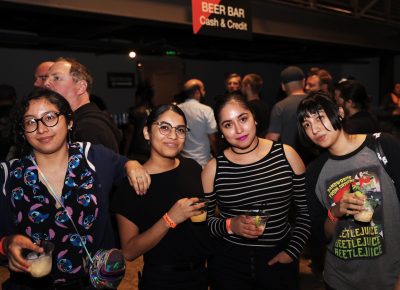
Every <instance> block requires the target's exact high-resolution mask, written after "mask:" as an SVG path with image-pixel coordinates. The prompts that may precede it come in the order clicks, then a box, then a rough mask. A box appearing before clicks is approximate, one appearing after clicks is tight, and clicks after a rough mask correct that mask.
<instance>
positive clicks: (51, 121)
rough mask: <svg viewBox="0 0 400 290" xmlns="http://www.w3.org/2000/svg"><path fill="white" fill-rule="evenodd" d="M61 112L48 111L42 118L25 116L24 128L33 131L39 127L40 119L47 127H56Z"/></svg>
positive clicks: (26, 130) (27, 131) (29, 131)
mask: <svg viewBox="0 0 400 290" xmlns="http://www.w3.org/2000/svg"><path fill="white" fill-rule="evenodd" d="M60 115H61V113H60V112H47V113H46V114H44V115H43V116H42V117H41V118H38V119H35V118H33V117H25V118H24V119H23V121H22V128H23V129H24V131H25V132H26V133H33V132H35V131H36V130H37V129H38V127H39V121H40V122H42V124H43V125H45V126H46V127H54V126H55V125H57V124H58V120H59V117H60Z"/></svg>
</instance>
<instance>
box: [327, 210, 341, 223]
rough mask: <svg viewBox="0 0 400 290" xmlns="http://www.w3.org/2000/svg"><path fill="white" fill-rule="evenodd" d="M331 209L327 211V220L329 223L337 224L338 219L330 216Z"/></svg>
mask: <svg viewBox="0 0 400 290" xmlns="http://www.w3.org/2000/svg"><path fill="white" fill-rule="evenodd" d="M331 209H332V208H330V209H328V218H329V220H330V221H331V222H337V221H338V220H339V219H338V218H337V217H335V216H334V215H333V214H332V212H331Z"/></svg>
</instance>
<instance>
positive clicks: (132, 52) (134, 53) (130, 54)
mask: <svg viewBox="0 0 400 290" xmlns="http://www.w3.org/2000/svg"><path fill="white" fill-rule="evenodd" d="M128 55H129V57H130V58H135V57H136V52H134V51H133V50H132V51H130V52H129V54H128Z"/></svg>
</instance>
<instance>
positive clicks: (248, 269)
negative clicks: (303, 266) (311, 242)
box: [208, 241, 299, 290]
mask: <svg viewBox="0 0 400 290" xmlns="http://www.w3.org/2000/svg"><path fill="white" fill-rule="evenodd" d="M282 249H283V247H275V248H272V249H271V248H260V249H259V248H255V247H246V246H236V245H232V244H230V243H228V242H224V241H221V242H220V243H219V246H218V251H217V253H216V254H215V255H213V257H212V258H211V259H209V260H208V270H209V274H210V282H211V285H210V286H211V289H212V290H261V289H263V290H264V289H268V290H297V289H299V288H298V287H299V286H298V285H299V283H298V280H299V264H298V261H297V260H296V261H294V262H292V263H289V264H278V263H277V264H274V265H272V266H268V264H267V263H268V261H269V260H270V259H271V258H273V257H274V256H275V255H276V254H277V253H279V252H280V251H282Z"/></svg>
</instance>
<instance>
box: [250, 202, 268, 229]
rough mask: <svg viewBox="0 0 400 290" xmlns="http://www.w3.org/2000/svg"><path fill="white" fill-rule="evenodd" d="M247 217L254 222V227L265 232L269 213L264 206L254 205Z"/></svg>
mask: <svg viewBox="0 0 400 290" xmlns="http://www.w3.org/2000/svg"><path fill="white" fill-rule="evenodd" d="M246 215H247V216H248V217H250V218H251V219H252V220H253V222H254V226H255V227H256V228H257V229H261V230H262V231H263V232H264V230H265V227H266V225H267V220H268V218H269V212H268V211H267V210H266V209H264V208H263V205H253V206H252V208H251V209H250V210H248V211H247V213H246Z"/></svg>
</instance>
